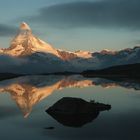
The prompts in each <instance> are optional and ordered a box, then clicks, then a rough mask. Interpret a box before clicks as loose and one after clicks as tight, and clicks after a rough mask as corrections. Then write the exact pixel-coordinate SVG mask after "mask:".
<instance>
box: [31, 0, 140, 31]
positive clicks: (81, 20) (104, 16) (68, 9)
mask: <svg viewBox="0 0 140 140" xmlns="http://www.w3.org/2000/svg"><path fill="white" fill-rule="evenodd" d="M139 5H140V1H139V0H133V1H130V0H117V1H116V0H101V1H81V2H79V1H77V2H76V1H75V2H69V3H60V4H55V5H52V6H49V7H43V8H41V9H40V11H39V14H38V15H35V16H32V17H30V18H29V19H30V21H36V22H41V23H44V24H47V25H49V26H52V27H57V28H74V27H94V26H95V27H103V28H104V27H105V28H106V27H108V28H126V29H139V28H140V15H139V13H140V8H139Z"/></svg>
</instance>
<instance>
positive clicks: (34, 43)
mask: <svg viewBox="0 0 140 140" xmlns="http://www.w3.org/2000/svg"><path fill="white" fill-rule="evenodd" d="M132 63H140V47H134V48H132V49H124V50H120V51H109V50H106V49H105V50H102V51H101V52H88V51H81V50H80V51H76V52H70V51H64V50H60V49H56V48H54V47H52V46H51V45H50V44H48V43H46V42H44V41H42V40H40V39H39V38H38V37H35V36H34V35H33V33H32V30H31V28H30V27H29V25H27V24H26V23H25V22H23V23H21V25H20V29H19V33H18V34H17V35H16V37H15V38H14V39H13V40H12V41H11V45H10V47H9V48H6V49H0V66H1V69H0V72H13V73H28V74H38V73H53V72H65V71H69V72H81V71H84V70H89V69H91V70H95V69H102V68H106V67H110V66H115V65H124V64H132Z"/></svg>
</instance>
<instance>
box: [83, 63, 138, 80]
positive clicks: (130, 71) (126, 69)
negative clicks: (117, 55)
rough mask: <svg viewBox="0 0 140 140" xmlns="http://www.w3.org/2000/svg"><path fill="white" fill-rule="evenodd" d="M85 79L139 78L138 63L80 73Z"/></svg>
mask: <svg viewBox="0 0 140 140" xmlns="http://www.w3.org/2000/svg"><path fill="white" fill-rule="evenodd" d="M82 74H83V75H85V76H87V77H92V76H101V77H102V76H104V77H112V76H117V77H135V78H140V63H137V64H128V65H119V66H113V67H109V68H106V69H101V70H87V71H84V72H83V73H82Z"/></svg>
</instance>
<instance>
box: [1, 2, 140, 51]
mask: <svg viewBox="0 0 140 140" xmlns="http://www.w3.org/2000/svg"><path fill="white" fill-rule="evenodd" d="M139 5H140V1H139V0H0V47H2V48H7V47H9V45H10V41H11V40H12V38H13V37H14V36H15V35H16V34H17V32H18V28H19V25H20V23H21V22H23V21H24V22H26V23H27V24H29V25H30V27H31V28H32V30H33V33H34V34H35V35H36V36H38V37H40V38H41V39H42V40H44V41H46V42H48V43H50V44H52V45H53V46H54V47H55V48H59V49H64V50H70V51H76V50H89V51H100V50H103V49H109V50H120V49H124V48H129V47H134V46H136V45H139V44H140V8H139Z"/></svg>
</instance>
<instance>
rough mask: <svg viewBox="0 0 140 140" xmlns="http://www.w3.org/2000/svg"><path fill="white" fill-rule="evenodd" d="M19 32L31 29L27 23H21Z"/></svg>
mask: <svg viewBox="0 0 140 140" xmlns="http://www.w3.org/2000/svg"><path fill="white" fill-rule="evenodd" d="M20 30H22V31H31V28H30V26H29V25H28V24H27V23H25V22H22V23H21V24H20Z"/></svg>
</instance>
